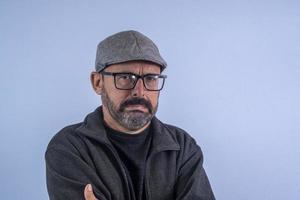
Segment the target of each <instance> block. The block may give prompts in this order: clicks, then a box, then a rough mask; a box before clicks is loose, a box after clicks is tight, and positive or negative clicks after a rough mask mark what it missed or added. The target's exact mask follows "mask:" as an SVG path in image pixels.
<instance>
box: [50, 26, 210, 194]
mask: <svg viewBox="0 0 300 200" xmlns="http://www.w3.org/2000/svg"><path fill="white" fill-rule="evenodd" d="M166 66H167V63H166V62H165V60H164V59H163V58H162V56H161V55H160V53H159V50H158V48H157V46H156V45H155V44H154V43H153V41H152V40H151V39H149V38H148V37H146V36H145V35H143V34H142V33H139V32H137V31H123V32H119V33H116V34H114V35H112V36H109V37H108V38H106V39H104V40H103V41H102V42H100V43H99V45H98V48H97V55H96V67H95V71H94V72H92V73H91V83H92V86H93V89H94V91H95V92H96V93H97V94H98V95H100V96H101V101H102V106H99V107H98V108H97V109H96V110H95V111H94V112H92V113H90V114H88V115H87V116H86V118H85V119H84V121H83V122H81V123H78V124H74V125H70V126H67V127H65V128H64V129H62V130H61V131H60V132H59V133H57V134H56V135H55V136H54V137H53V138H52V140H51V141H50V143H49V145H48V147H47V151H46V155H45V159H46V175H47V188H48V193H49V197H50V199H51V200H76V199H86V200H91V199H99V200H174V199H176V200H213V199H215V198H214V195H213V192H212V189H211V186H210V183H209V181H208V178H207V176H206V173H205V171H204V169H203V166H202V164H203V155H202V152H201V149H200V147H199V146H198V145H197V144H196V141H195V140H194V139H193V138H192V137H191V136H190V135H189V134H188V133H186V132H185V131H184V130H182V129H180V128H177V127H175V126H172V125H168V124H165V123H163V122H161V121H160V120H159V119H157V118H156V116H155V114H156V111H157V108H158V99H159V93H160V91H161V90H162V89H163V86H164V83H165V80H166V77H167V76H166V75H163V74H162V72H163V70H164V69H165V68H166Z"/></svg>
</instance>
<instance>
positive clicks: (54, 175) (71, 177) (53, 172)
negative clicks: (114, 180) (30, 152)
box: [45, 148, 110, 200]
mask: <svg viewBox="0 0 300 200" xmlns="http://www.w3.org/2000/svg"><path fill="white" fill-rule="evenodd" d="M45 159H46V178H47V189H48V194H49V199H50V200H69V199H70V200H71V199H72V200H77V199H78V200H83V199H84V187H85V186H86V184H88V183H92V185H93V186H95V184H96V185H97V187H93V189H94V193H95V195H96V197H97V198H98V199H100V200H108V199H110V193H109V191H107V190H106V189H105V187H104V185H103V183H102V182H101V180H100V178H99V177H98V176H97V174H96V172H95V170H94V169H92V167H90V166H89V165H88V164H87V163H86V162H85V161H84V160H83V159H82V158H81V157H80V156H79V155H78V154H76V153H74V152H70V151H67V150H65V149H63V148H50V149H47V151H46V154H45ZM100 189H101V191H100Z"/></svg>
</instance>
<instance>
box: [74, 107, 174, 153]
mask: <svg viewBox="0 0 300 200" xmlns="http://www.w3.org/2000/svg"><path fill="white" fill-rule="evenodd" d="M151 125H152V128H151V132H152V134H153V137H152V148H151V154H152V153H156V152H159V151H166V150H179V149H180V146H179V144H178V143H177V142H176V139H175V138H174V135H173V134H171V132H170V130H169V129H168V128H167V127H166V126H165V125H164V124H163V123H162V122H161V121H159V120H158V119H157V118H156V117H154V118H153V119H152V121H151ZM77 131H78V132H79V133H80V134H83V135H84V136H86V137H88V138H90V139H93V140H95V141H97V142H101V143H106V144H108V145H111V143H110V141H109V139H108V137H107V133H106V131H105V128H104V124H103V114H102V106H100V107H98V108H97V109H96V110H95V111H94V112H92V113H90V114H88V115H87V116H86V117H85V119H84V122H83V123H82V125H81V126H80V127H78V128H77Z"/></svg>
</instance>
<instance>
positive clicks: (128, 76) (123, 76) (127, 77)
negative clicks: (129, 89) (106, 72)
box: [118, 74, 132, 80]
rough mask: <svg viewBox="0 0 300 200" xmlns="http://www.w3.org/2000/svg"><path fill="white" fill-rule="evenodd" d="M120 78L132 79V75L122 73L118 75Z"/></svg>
mask: <svg viewBox="0 0 300 200" xmlns="http://www.w3.org/2000/svg"><path fill="white" fill-rule="evenodd" d="M118 79H122V80H129V79H132V77H131V75H129V74H121V75H119V76H118Z"/></svg>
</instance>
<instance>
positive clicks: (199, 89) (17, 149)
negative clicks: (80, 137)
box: [0, 0, 300, 200]
mask: <svg viewBox="0 0 300 200" xmlns="http://www.w3.org/2000/svg"><path fill="white" fill-rule="evenodd" d="M128 29H135V30H138V31H141V32H143V33H144V34H146V35H148V36H149V37H150V38H152V39H153V40H154V41H155V42H156V43H157V44H158V46H159V48H160V51H161V53H162V55H163V57H164V58H165V59H166V60H167V62H168V64H169V66H168V69H167V70H166V72H165V73H166V74H167V75H168V79H167V84H166V86H165V88H164V90H163V91H162V94H161V98H160V108H159V112H158V117H159V118H160V119H162V120H163V121H165V122H167V123H171V124H174V125H177V126H179V127H181V128H183V129H185V130H187V131H188V132H189V133H190V134H191V135H193V136H194V137H195V138H196V140H197V142H198V144H199V145H200V146H201V147H202V150H203V152H204V155H205V163H204V166H205V168H206V171H207V173H208V176H209V178H210V181H211V185H212V187H213V189H214V192H215V195H216V197H217V199H220V200H223V199H224V200H254V199H259V200H260V199H261V200H297V199H300V156H299V154H300V136H299V134H300V114H299V113H300V106H299V102H300V94H299V92H300V3H299V1H296V0H295V1H289V0H282V1H276V0H273V1H271V0H270V1H238V0H236V1H233V0H230V1H214V0H210V1H196V0H195V1H192V0H190V1H187V0H186V1H179V0H178V1H175V0H172V1H158V0H156V1H70V0H64V1H46V0H41V1H9V0H6V1H5V0H2V1H1V2H0V56H1V58H0V66H1V73H0V78H1V79H0V91H1V93H0V97H1V105H0V109H1V110H0V120H1V126H0V133H1V141H0V156H1V164H0V195H1V199H10V200H17V199H28V200H32V199H36V200H40V199H48V196H47V192H46V185H45V163H44V151H45V149H46V146H47V144H48V142H49V140H50V139H51V137H52V136H53V135H54V134H55V133H56V132H57V131H59V130H60V129H61V128H62V127H64V126H66V125H68V124H71V123H75V122H79V121H81V120H83V118H84V116H85V115H86V114H87V113H89V112H91V111H93V110H94V109H95V108H96V107H97V106H98V105H99V104H100V98H99V97H98V96H96V95H95V94H94V92H93V91H92V89H91V86H90V82H89V73H90V72H91V71H92V70H93V65H94V59H95V54H96V45H97V44H98V42H99V41H100V40H102V39H103V38H105V37H107V36H108V35H110V34H113V33H115V32H118V31H122V30H128Z"/></svg>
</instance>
